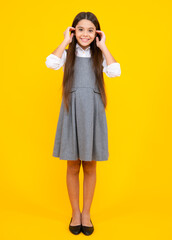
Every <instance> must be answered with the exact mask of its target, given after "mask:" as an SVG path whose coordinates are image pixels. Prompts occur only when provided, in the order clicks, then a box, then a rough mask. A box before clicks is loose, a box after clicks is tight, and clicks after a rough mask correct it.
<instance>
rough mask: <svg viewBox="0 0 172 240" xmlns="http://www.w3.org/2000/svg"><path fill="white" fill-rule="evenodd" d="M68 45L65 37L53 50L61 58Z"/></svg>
mask: <svg viewBox="0 0 172 240" xmlns="http://www.w3.org/2000/svg"><path fill="white" fill-rule="evenodd" d="M67 45H68V43H67V41H65V39H64V40H63V42H62V43H61V44H60V45H59V46H58V47H57V48H56V49H55V50H54V51H53V52H52V54H54V55H55V56H57V57H59V58H61V57H62V54H63V52H64V50H65V48H66V47H67Z"/></svg>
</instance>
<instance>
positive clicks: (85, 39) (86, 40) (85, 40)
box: [81, 38, 90, 42]
mask: <svg viewBox="0 0 172 240" xmlns="http://www.w3.org/2000/svg"><path fill="white" fill-rule="evenodd" d="M89 40H90V39H88V38H81V41H82V42H88V41H89Z"/></svg>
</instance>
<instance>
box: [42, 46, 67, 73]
mask: <svg viewBox="0 0 172 240" xmlns="http://www.w3.org/2000/svg"><path fill="white" fill-rule="evenodd" d="M66 55H67V53H66V50H64V51H63V54H62V56H61V58H59V57H57V56H56V55H54V54H52V53H51V54H50V55H49V56H48V57H46V62H45V64H46V66H47V67H48V68H50V69H53V70H58V69H60V68H61V67H62V66H63V65H64V63H65V61H66ZM63 70H64V69H63Z"/></svg>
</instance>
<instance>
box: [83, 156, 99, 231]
mask: <svg viewBox="0 0 172 240" xmlns="http://www.w3.org/2000/svg"><path fill="white" fill-rule="evenodd" d="M82 165H83V171H84V184H83V210H82V224H83V225H84V226H89V227H91V226H92V224H91V222H90V208H91V203H92V199H93V195H94V189H95V185H96V161H94V160H93V161H91V162H86V161H82Z"/></svg>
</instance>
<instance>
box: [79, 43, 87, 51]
mask: <svg viewBox="0 0 172 240" xmlns="http://www.w3.org/2000/svg"><path fill="white" fill-rule="evenodd" d="M76 49H80V50H82V51H88V50H89V49H90V46H88V47H87V48H86V49H83V48H82V47H81V46H80V45H79V44H78V43H76Z"/></svg>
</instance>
